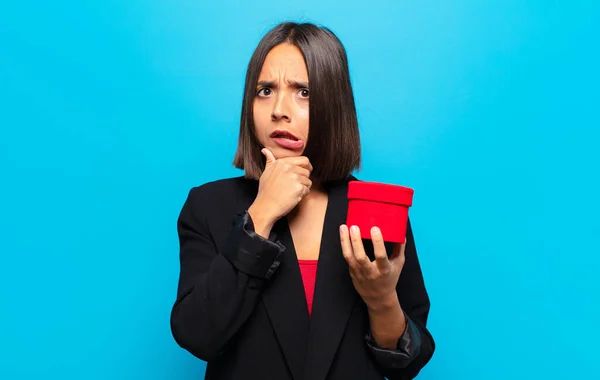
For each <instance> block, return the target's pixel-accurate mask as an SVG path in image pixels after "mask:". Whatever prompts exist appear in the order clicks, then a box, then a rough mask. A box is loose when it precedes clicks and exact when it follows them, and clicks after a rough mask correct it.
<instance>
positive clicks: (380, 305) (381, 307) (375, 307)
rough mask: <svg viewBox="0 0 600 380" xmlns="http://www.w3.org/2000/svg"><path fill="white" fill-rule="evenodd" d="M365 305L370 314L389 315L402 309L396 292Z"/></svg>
mask: <svg viewBox="0 0 600 380" xmlns="http://www.w3.org/2000/svg"><path fill="white" fill-rule="evenodd" d="M365 303H366V305H367V309H368V311H369V313H387V312H389V311H390V310H394V309H397V308H399V307H400V301H398V295H397V294H396V292H395V291H394V292H392V293H390V294H388V295H385V296H382V297H378V298H376V299H373V300H370V301H368V302H365Z"/></svg>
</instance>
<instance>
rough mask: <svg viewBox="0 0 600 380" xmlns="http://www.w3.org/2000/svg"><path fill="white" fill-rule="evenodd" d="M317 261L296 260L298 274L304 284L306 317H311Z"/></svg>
mask: <svg viewBox="0 0 600 380" xmlns="http://www.w3.org/2000/svg"><path fill="white" fill-rule="evenodd" d="M318 262H319V261H318V260H298V264H299V265H300V274H301V275H302V282H303V283H304V293H305V294H306V303H307V304H308V315H312V303H313V295H314V293H315V280H316V279H317V263H318Z"/></svg>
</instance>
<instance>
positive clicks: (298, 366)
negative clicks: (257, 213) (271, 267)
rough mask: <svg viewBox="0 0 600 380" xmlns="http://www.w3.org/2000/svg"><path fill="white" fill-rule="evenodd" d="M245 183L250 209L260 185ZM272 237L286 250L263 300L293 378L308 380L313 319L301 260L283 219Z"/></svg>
mask: <svg viewBox="0 0 600 380" xmlns="http://www.w3.org/2000/svg"><path fill="white" fill-rule="evenodd" d="M245 182H246V184H247V186H245V188H244V191H243V194H242V195H241V198H240V201H241V203H242V205H241V206H240V207H243V208H245V209H248V207H249V206H250V205H251V204H252V202H253V201H254V198H255V197H256V194H257V192H258V182H257V181H249V180H245ZM270 237H271V238H277V239H279V241H280V242H281V243H282V244H283V245H284V246H285V247H286V250H285V253H284V257H283V259H282V260H281V264H280V266H279V268H278V269H277V273H276V274H275V275H274V276H273V278H272V279H271V282H270V284H268V286H267V287H266V288H265V289H264V291H263V293H262V295H261V298H262V302H263V304H264V306H265V309H266V311H267V314H268V315H269V319H270V322H271V325H272V326H273V330H274V332H275V335H276V336H277V339H278V341H279V344H280V346H281V350H282V352H283V355H284V356H285V360H286V362H287V365H288V368H289V369H290V372H291V373H292V377H293V378H294V379H295V380H301V379H303V377H304V365H305V363H306V347H307V341H308V332H309V324H310V318H309V315H308V306H307V304H306V297H305V293H304V285H303V284H302V276H301V274H300V268H299V266H298V259H297V257H296V251H295V249H294V243H293V240H292V234H291V232H290V230H289V226H288V223H287V219H286V218H281V219H280V220H279V221H277V223H275V226H274V227H273V230H272V233H271V236H270Z"/></svg>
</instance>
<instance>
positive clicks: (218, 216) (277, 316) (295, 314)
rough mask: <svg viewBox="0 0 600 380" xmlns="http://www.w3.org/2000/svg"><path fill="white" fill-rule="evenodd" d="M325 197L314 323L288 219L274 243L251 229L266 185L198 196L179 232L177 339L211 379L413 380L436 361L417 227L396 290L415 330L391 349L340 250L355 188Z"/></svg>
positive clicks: (239, 185) (200, 190) (209, 188)
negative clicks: (375, 329) (374, 329)
mask: <svg viewBox="0 0 600 380" xmlns="http://www.w3.org/2000/svg"><path fill="white" fill-rule="evenodd" d="M354 179H355V178H354V177H351V178H350V179H349V180H354ZM327 191H328V193H329V202H328V206H327V211H326V215H325V224H324V227H323V236H322V242H321V250H320V256H319V263H318V274H317V279H316V284H315V293H314V301H313V312H312V318H310V317H309V314H308V308H307V304H306V298H305V294H304V288H303V284H302V279H301V275H300V270H299V267H298V261H297V258H296V253H295V251H294V245H293V241H292V237H291V233H290V230H289V226H288V224H287V220H286V218H281V219H280V220H279V221H278V222H277V223H276V224H275V226H274V228H273V232H272V233H271V236H270V238H269V239H264V238H262V237H261V236H259V235H258V234H256V233H255V232H254V230H253V225H252V220H251V219H250V217H249V214H248V213H247V209H248V207H249V206H250V205H251V204H252V202H253V201H254V199H255V197H256V194H257V192H258V181H255V180H249V179H245V178H243V177H238V178H230V179H225V180H220V181H215V182H210V183H207V184H205V185H202V186H199V187H196V188H193V189H192V190H191V191H190V193H189V195H188V197H187V200H186V202H185V204H184V206H183V208H182V210H181V214H180V216H179V219H178V225H177V227H178V233H179V241H180V264H181V272H180V278H179V285H178V291H177V300H176V301H175V304H174V306H173V309H172V311H171V330H172V333H173V336H174V338H175V340H176V341H177V343H178V344H179V345H180V346H181V347H183V348H184V349H186V350H187V351H189V352H190V353H191V354H193V355H194V356H196V357H198V358H200V359H202V360H205V361H207V363H208V364H207V369H206V377H205V378H206V379H208V380H220V379H248V380H251V379H261V380H265V379H274V380H288V379H289V380H292V379H293V380H325V379H331V380H334V379H335V380H337V379H340V380H342V379H343V380H346V379H383V377H384V376H385V377H387V378H389V379H410V378H413V377H415V376H416V375H417V373H418V372H419V371H420V370H421V368H422V367H423V366H424V365H425V364H426V363H427V362H428V361H429V359H430V358H431V356H432V355H433V351H434V341H433V339H432V337H431V335H430V333H429V332H428V331H427V329H426V322H427V316H428V313H429V297H428V295H427V292H426V290H425V286H424V283H423V277H422V275H421V268H420V266H419V262H418V259H417V254H416V250H415V244H414V239H413V234H412V230H411V229H410V223H409V226H408V230H407V239H408V240H407V245H406V251H405V255H406V261H405V264H404V268H403V271H402V273H401V275H400V279H399V282H398V286H397V292H398V298H399V300H400V305H401V306H402V309H403V310H404V312H405V314H406V315H407V322H408V323H407V329H406V331H405V332H404V334H403V336H402V337H401V338H400V340H399V342H398V347H397V349H395V350H386V349H382V348H379V347H377V346H376V345H375V343H374V342H373V340H372V339H371V338H370V332H369V318H368V313H367V310H366V306H365V304H364V302H363V301H362V299H361V298H360V296H359V295H358V293H357V292H356V291H355V289H354V287H353V285H352V280H351V278H350V275H349V270H348V265H347V263H346V261H345V260H344V257H343V255H342V251H341V246H340V240H339V232H338V228H339V226H340V225H341V224H343V223H345V221H346V213H347V207H348V200H347V191H348V180H342V181H338V182H335V183H332V184H330V186H329V187H328V188H327ZM366 242H367V243H368V241H366ZM388 252H391V247H390V246H388ZM370 255H372V249H371V252H370ZM371 258H372V256H371Z"/></svg>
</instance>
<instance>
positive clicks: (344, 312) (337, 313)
mask: <svg viewBox="0 0 600 380" xmlns="http://www.w3.org/2000/svg"><path fill="white" fill-rule="evenodd" d="M351 179H353V177H352V178H351ZM347 193H348V181H341V182H338V183H337V184H335V185H333V186H332V187H331V188H330V190H329V204H328V207H327V213H326V216H325V225H324V226H323V228H324V233H323V239H322V241H321V251H320V254H319V264H318V267H317V280H316V284H315V294H314V300H313V312H312V321H311V323H310V333H309V338H308V349H307V354H306V355H307V357H306V368H305V373H304V378H305V379H307V380H323V379H325V377H326V376H327V373H328V372H329V367H330V366H331V363H332V361H333V359H334V356H335V353H336V351H337V348H338V346H339V344H340V341H341V339H342V336H343V334H344V330H345V329H346V324H347V322H348V318H349V316H350V314H351V312H352V308H353V306H354V303H355V301H356V300H357V299H358V297H359V296H358V293H356V291H355V290H354V286H353V284H352V279H351V278H350V273H349V270H348V264H347V263H346V260H345V259H344V256H343V255H342V248H341V244H340V237H339V236H340V234H339V226H340V225H341V224H344V223H346V215H347V210H348V198H347Z"/></svg>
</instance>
